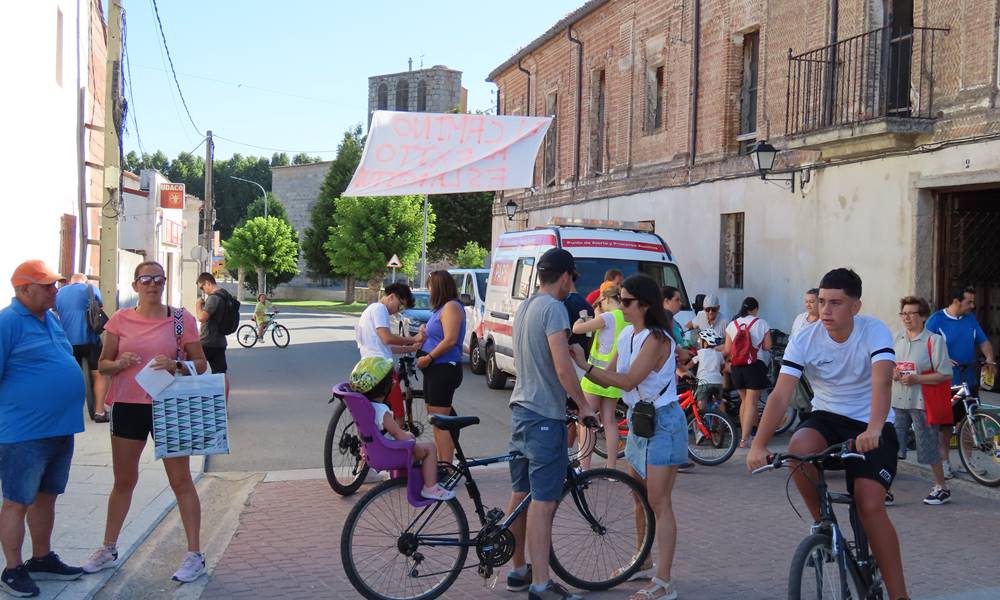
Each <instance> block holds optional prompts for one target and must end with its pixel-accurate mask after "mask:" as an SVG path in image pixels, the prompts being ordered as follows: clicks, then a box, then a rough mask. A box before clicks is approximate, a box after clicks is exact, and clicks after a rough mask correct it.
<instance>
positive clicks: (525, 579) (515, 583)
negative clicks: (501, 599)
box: [507, 564, 531, 592]
mask: <svg viewBox="0 0 1000 600" xmlns="http://www.w3.org/2000/svg"><path fill="white" fill-rule="evenodd" d="M529 587H531V565H530V564H529V565H528V570H527V571H525V572H524V575H518V574H517V572H516V571H514V570H511V572H510V573H507V591H508V592H524V591H527V590H528V588H529Z"/></svg>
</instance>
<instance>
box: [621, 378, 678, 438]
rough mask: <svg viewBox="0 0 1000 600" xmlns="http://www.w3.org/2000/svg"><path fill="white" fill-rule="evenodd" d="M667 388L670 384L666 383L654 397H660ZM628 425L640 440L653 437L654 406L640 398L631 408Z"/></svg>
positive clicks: (654, 426) (654, 424)
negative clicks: (630, 418) (630, 417)
mask: <svg viewBox="0 0 1000 600" xmlns="http://www.w3.org/2000/svg"><path fill="white" fill-rule="evenodd" d="M669 387H670V383H667V385H665V386H663V389H662V390H660V393H659V394H657V395H656V397H657V398H659V397H660V396H662V395H663V394H664V393H665V392H666V391H667V389H668V388H669ZM629 424H630V426H631V428H632V433H634V434H635V435H637V436H639V437H641V438H651V437H653V434H654V433H655V432H656V406H655V405H654V404H653V403H652V402H650V401H648V400H643V399H642V398H640V399H639V401H638V402H636V404H635V406H633V407H632V420H631V422H630V423H629Z"/></svg>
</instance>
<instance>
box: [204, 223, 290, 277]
mask: <svg viewBox="0 0 1000 600" xmlns="http://www.w3.org/2000/svg"><path fill="white" fill-rule="evenodd" d="M222 247H223V248H225V250H226V266H227V268H229V269H238V268H239V267H243V268H244V269H247V270H253V271H256V281H260V280H261V278H262V277H263V275H264V272H265V271H266V272H267V273H268V289H267V290H266V291H268V292H269V291H271V290H272V289H274V286H275V285H277V279H276V278H277V277H279V276H281V275H292V276H294V275H296V274H297V273H298V272H299V266H298V261H299V242H298V236H296V235H295V231H294V230H293V229H292V227H291V226H290V225H289V224H288V223H285V222H284V221H282V220H281V219H278V218H276V217H268V218H266V219H265V218H264V217H254V218H253V219H250V220H248V221H247V222H246V223H244V224H243V225H241V226H239V227H237V228H236V229H234V230H233V233H232V235H231V236H230V237H229V238H228V239H226V240H224V241H223V242H222ZM255 283H256V282H255ZM248 287H249V286H248ZM251 291H256V290H255V289H253V288H251Z"/></svg>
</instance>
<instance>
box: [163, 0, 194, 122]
mask: <svg viewBox="0 0 1000 600" xmlns="http://www.w3.org/2000/svg"><path fill="white" fill-rule="evenodd" d="M152 2H153V13H154V14H155V15H156V25H157V26H158V27H159V29H160V39H162V40H163V49H164V50H166V51H167V61H169V62H170V73H171V74H172V75H173V76H174V84H175V85H176V86H177V94H178V95H179V96H180V97H181V104H183V105H184V112H186V113H187V116H188V119H189V120H190V121H191V127H194V130H195V131H196V132H198V135H202V132H201V129H199V128H198V125H196V124H195V122H194V117H192V116H191V110H190V109H189V108H188V105H187V100H185V99H184V92H182V91H181V82H180V81H178V80H177V71H176V70H175V69H174V59H173V58H172V57H171V56H170V46H168V45H167V36H166V34H165V33H164V32H163V22H162V21H160V9H159V7H158V6H157V5H156V0H152Z"/></svg>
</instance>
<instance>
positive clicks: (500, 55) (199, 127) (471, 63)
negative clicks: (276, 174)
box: [123, 0, 584, 159]
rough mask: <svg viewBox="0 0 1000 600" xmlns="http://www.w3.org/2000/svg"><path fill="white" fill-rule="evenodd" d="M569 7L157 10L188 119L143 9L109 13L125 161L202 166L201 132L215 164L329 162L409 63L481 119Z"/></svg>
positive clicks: (144, 0)
mask: <svg viewBox="0 0 1000 600" xmlns="http://www.w3.org/2000/svg"><path fill="white" fill-rule="evenodd" d="M583 3H584V0H506V1H504V2H484V1H477V0H472V1H468V0H466V1H464V2H459V1H455V0H434V1H420V0H414V1H411V2H403V1H395V2H392V1H387V0H365V1H362V2H358V1H354V0H346V1H345V0H327V1H316V0H314V1H306V0H286V1H284V2H275V1H273V0H272V1H264V0H243V1H236V0H157V5H158V8H159V15H160V20H161V21H162V23H163V30H164V33H165V36H166V41H167V47H168V48H169V51H170V57H171V58H172V60H173V66H174V70H175V71H176V73H177V78H178V80H179V82H180V89H181V92H182V93H183V96H184V100H185V101H186V104H187V108H188V110H189V111H190V118H189V117H188V115H187V114H186V111H185V109H184V106H183V103H182V102H181V100H180V97H179V95H178V92H177V89H176V87H175V84H174V81H173V78H172V76H171V74H170V67H169V62H168V59H167V54H166V52H165V51H164V47H163V42H162V40H161V38H160V32H159V30H158V29H157V26H156V18H155V16H154V10H153V0H123V4H124V7H125V22H126V38H125V46H126V51H127V59H128V61H127V62H128V65H127V66H128V69H127V77H128V79H129V80H130V81H131V86H130V87H131V90H130V91H131V95H129V93H128V92H129V90H128V89H126V98H127V99H128V101H129V111H130V116H129V118H128V126H127V128H126V133H125V140H124V146H125V151H126V152H128V151H131V150H135V151H137V152H138V151H141V150H144V151H146V152H149V153H152V152H154V151H156V150H162V151H163V152H164V153H165V154H166V155H167V157H168V158H170V159H173V158H174V157H176V156H177V154H178V153H180V152H184V151H192V150H194V149H195V148H197V152H198V153H199V154H204V151H205V150H204V147H203V146H202V147H198V145H199V144H200V142H201V141H202V138H203V136H204V131H205V130H208V129H211V130H212V132H213V135H214V136H215V148H216V149H215V156H216V158H218V159H225V158H228V157H230V156H231V155H232V154H234V153H240V154H243V155H244V156H246V155H255V156H267V157H270V156H271V154H272V153H273V152H276V151H284V152H287V153H288V154H289V155H290V156H291V155H292V154H295V153H298V152H303V151H304V152H307V153H309V154H310V155H315V156H320V157H322V158H323V159H332V158H333V157H334V156H335V155H336V148H337V144H338V143H339V141H340V140H341V139H342V138H343V133H344V131H345V130H347V129H348V128H351V127H353V126H354V125H356V124H362V125H364V124H365V121H366V120H367V112H368V77H369V76H371V75H380V74H385V73H396V72H400V71H405V70H406V69H407V59H409V58H413V68H414V69H418V68H420V65H421V63H422V64H423V66H424V68H430V67H432V66H434V65H446V66H448V67H450V68H452V69H456V70H459V71H462V85H463V86H464V87H465V88H466V89H468V91H469V102H468V108H469V110H470V111H473V110H476V109H483V110H486V109H490V108H492V107H493V104H494V95H493V92H495V90H496V86H494V85H493V84H491V83H486V82H485V79H486V76H487V75H488V74H489V72H490V71H492V70H493V69H495V68H496V67H497V66H499V65H500V64H501V63H502V62H504V61H505V60H507V59H508V58H510V57H511V56H512V55H513V54H514V53H515V52H516V51H517V50H518V49H519V48H521V47H524V46H526V45H528V44H529V43H530V42H531V41H532V40H534V39H535V38H537V37H538V36H540V35H541V34H542V33H544V32H545V31H546V30H548V29H549V28H550V27H551V26H552V25H554V24H555V23H556V21H558V20H559V19H561V18H562V17H564V16H565V15H566V14H568V13H570V12H572V11H573V10H575V9H577V8H579V7H580V6H582V5H583ZM126 87H127V88H128V87H129V86H128V82H126ZM133 117H134V118H135V120H134V121H133ZM192 121H193V123H192ZM223 138H228V139H223ZM230 140H233V141H230ZM234 141H235V142H239V143H235V142H234ZM254 146H259V148H258V147H254Z"/></svg>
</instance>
